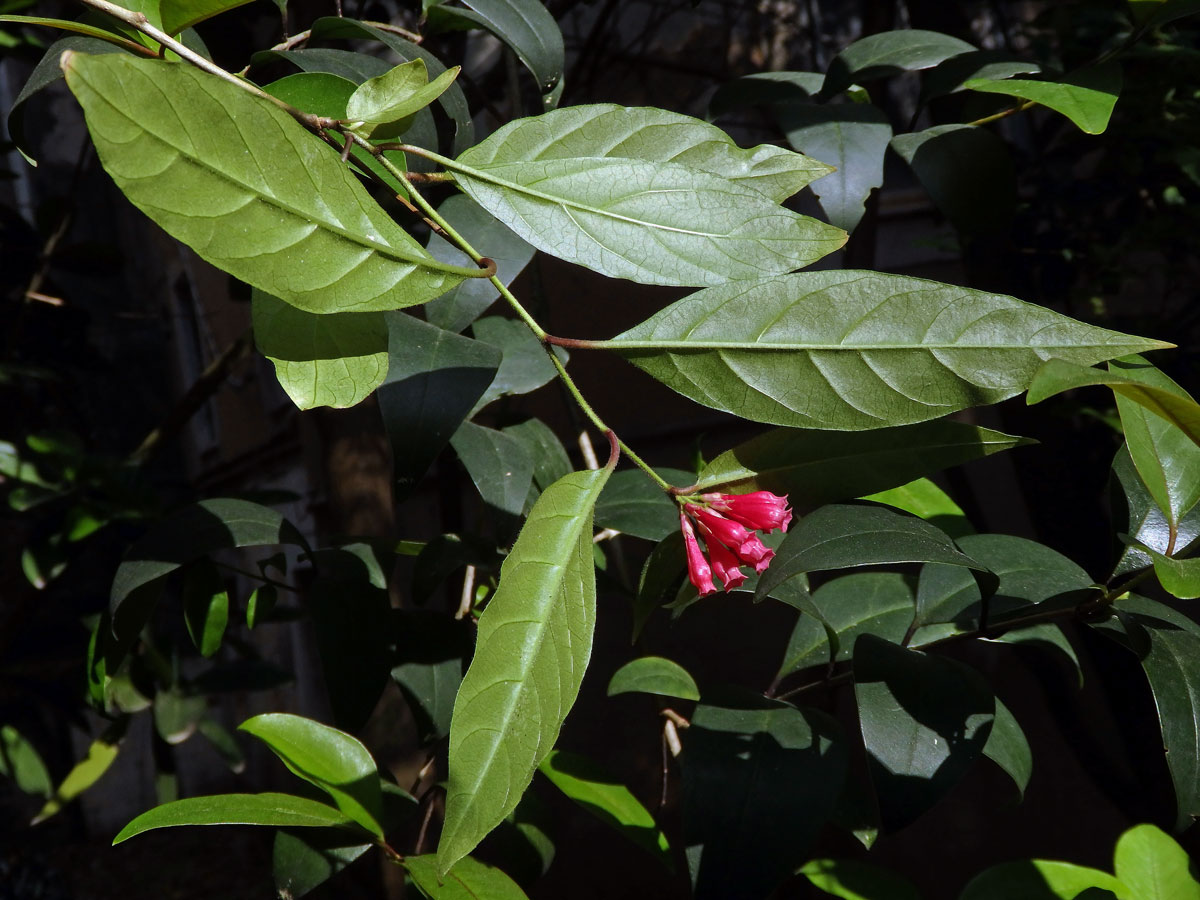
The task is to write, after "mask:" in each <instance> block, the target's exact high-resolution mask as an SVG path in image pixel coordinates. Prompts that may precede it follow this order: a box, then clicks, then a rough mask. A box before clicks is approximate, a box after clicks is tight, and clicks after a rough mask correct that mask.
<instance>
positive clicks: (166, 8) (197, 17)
mask: <svg viewBox="0 0 1200 900" xmlns="http://www.w3.org/2000/svg"><path fill="white" fill-rule="evenodd" d="M249 2H250V0H160V2H159V3H158V8H159V13H160V14H161V15H162V30H163V31H165V32H166V33H167V34H179V32H181V31H183V30H184V29H185V28H191V27H192V26H193V25H195V24H196V23H197V22H203V21H204V20H205V19H211V18H212V17H213V16H217V15H220V14H221V13H223V12H226V11H227V10H230V9H236V8H237V7H239V6H242V5H244V4H246V3H249Z"/></svg>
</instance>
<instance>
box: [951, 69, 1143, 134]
mask: <svg viewBox="0 0 1200 900" xmlns="http://www.w3.org/2000/svg"><path fill="white" fill-rule="evenodd" d="M963 87H966V88H969V89H970V90H973V91H981V92H983V93H988V94H1006V95H1008V96H1010V97H1019V98H1020V99H1022V100H1032V101H1034V102H1035V103H1040V104H1041V105H1042V106H1047V107H1049V108H1050V109H1052V110H1054V111H1055V112H1059V113H1062V114H1063V115H1064V116H1066V117H1067V118H1068V119H1070V120H1071V121H1072V122H1074V123H1075V124H1076V125H1077V126H1079V128H1080V129H1082V130H1083V131H1086V132H1087V133H1088V134H1100V133H1101V132H1103V131H1104V129H1105V128H1107V127H1108V120H1109V118H1110V117H1111V116H1112V111H1113V107H1114V106H1116V103H1117V96H1118V95H1119V94H1120V93H1121V66H1120V64H1119V63H1116V62H1109V63H1105V64H1103V65H1099V66H1090V67H1088V68H1086V69H1080V70H1079V71H1078V72H1073V73H1071V74H1070V75H1065V76H1063V77H1062V78H1060V79H1057V80H1055V81H1049V80H1046V81H1032V80H1030V79H1026V78H1010V79H1008V80H1006V81H992V80H990V79H987V78H973V79H971V80H970V81H967V82H965V83H964V84H963Z"/></svg>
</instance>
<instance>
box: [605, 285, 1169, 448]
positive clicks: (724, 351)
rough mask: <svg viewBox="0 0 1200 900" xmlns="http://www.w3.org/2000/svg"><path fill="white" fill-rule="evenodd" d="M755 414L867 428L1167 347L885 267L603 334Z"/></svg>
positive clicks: (675, 309)
mask: <svg viewBox="0 0 1200 900" xmlns="http://www.w3.org/2000/svg"><path fill="white" fill-rule="evenodd" d="M596 344H597V346H599V347H601V348H603V349H608V350H613V351H615V352H617V353H618V354H620V355H621V356H623V357H625V358H626V359H627V360H629V361H630V362H632V363H633V364H634V365H636V366H638V367H639V368H641V369H644V370H645V371H647V372H648V373H650V374H651V375H652V376H654V377H655V378H657V379H658V380H659V381H661V382H663V383H664V384H666V385H667V386H668V387H671V388H672V389H674V390H676V391H678V392H679V393H681V394H683V395H684V396H686V397H690V398H691V399H693V400H695V401H696V402H698V403H701V404H703V405H705V406H710V407H712V408H714V409H720V410H725V411H727V412H732V413H734V414H736V415H739V416H742V417H743V418H747V419H753V420H755V421H759V422H768V423H772V424H776V425H791V426H795V427H803V428H828V429H844V430H863V429H871V428H880V427H883V426H885V425H901V424H905V423H909V422H922V421H926V420H928V419H934V418H938V417H940V416H943V415H946V414H947V413H951V412H954V411H956V410H959V409H963V408H965V407H968V406H977V405H980V404H987V403H996V402H999V401H1000V400H1003V399H1005V398H1007V397H1011V396H1013V395H1014V394H1018V393H1020V392H1021V391H1023V390H1025V389H1026V388H1027V387H1028V385H1029V383H1030V381H1031V380H1032V379H1033V376H1034V374H1035V372H1036V371H1037V369H1038V367H1039V366H1040V365H1041V364H1042V362H1043V361H1045V360H1046V359H1050V358H1060V359H1066V360H1070V361H1072V362H1078V363H1083V364H1085V365H1086V364H1090V363H1091V362H1098V361H1100V360H1104V359H1112V358H1113V357H1117V356H1122V355H1125V354H1127V353H1130V352H1137V351H1136V350H1133V349H1132V348H1139V349H1146V350H1148V349H1153V348H1156V347H1163V346H1167V345H1165V344H1163V343H1162V342H1159V341H1152V340H1149V339H1146V338H1138V337H1131V336H1129V335H1123V334H1120V333H1118V332H1115V331H1107V330H1105V329H1103V328H1096V327H1094V326H1091V325H1085V324H1083V323H1082V322H1077V321H1075V320H1074V319H1069V318H1067V317H1066V316H1061V315H1059V314H1058V313H1055V312H1052V311H1050V310H1048V309H1045V308H1043V307H1040V306H1034V305H1032V304H1028V303H1022V302H1021V301H1019V300H1016V299H1014V298H1012V297H1005V296H1003V295H999V294H988V293H985V292H983V291H974V290H970V289H968V288H960V287H954V286H951V285H945V284H939V283H937V282H933V281H925V280H923V279H920V278H909V277H907V276H901V275H883V274H879V273H875V272H860V271H826V272H806V273H800V274H795V275H786V276H782V277H777V278H768V279H764V280H761V281H756V282H752V283H735V284H727V285H723V286H721V287H715V288H709V289H708V290H704V291H699V292H698V293H695V294H692V295H691V296H688V297H685V298H684V299H682V300H680V301H678V302H677V303H675V304H673V305H671V306H669V307H667V308H666V309H664V310H662V311H661V312H659V313H657V314H655V315H654V316H651V317H650V318H649V319H647V320H646V321H645V322H643V323H642V324H640V325H638V326H636V327H635V328H632V329H631V330H629V331H627V332H625V333H624V334H621V335H619V336H618V337H616V338H615V339H613V340H611V341H599V342H596Z"/></svg>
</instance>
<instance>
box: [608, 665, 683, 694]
mask: <svg viewBox="0 0 1200 900" xmlns="http://www.w3.org/2000/svg"><path fill="white" fill-rule="evenodd" d="M628 693H642V694H659V695H660V696H663V697H679V698H681V699H683V700H699V699H700V689H699V688H698V687H696V682H695V681H694V680H693V679H692V676H691V675H689V674H688V671H687V669H685V668H684V667H683V666H681V665H679V663H677V662H673V661H672V660H669V659H664V658H663V657H661V656H641V657H638V658H637V659H634V660H630V661H629V662H627V663H625V665H623V666H621V668H619V669H617V671H616V672H614V673H613V677H612V678H611V679H610V680H609V682H608V696H610V697H614V696H616V695H617V694H628Z"/></svg>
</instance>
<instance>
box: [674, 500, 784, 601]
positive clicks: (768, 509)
mask: <svg viewBox="0 0 1200 900" xmlns="http://www.w3.org/2000/svg"><path fill="white" fill-rule="evenodd" d="M700 499H701V500H703V501H704V503H705V504H706V505H704V506H701V505H700V504H698V503H688V504H686V505H685V506H684V508H683V510H681V511H680V513H679V523H680V527H681V528H682V530H683V540H684V546H685V548H686V550H687V559H688V577H689V578H690V579H691V582H692V584H694V585H696V589H697V590H698V591H700V592H701V593H700V596H702V597H703V596H705V595H706V594H709V593H712V592H713V591H715V590H716V588H715V587H714V585H713V581H712V576H713V574H714V573H715V574H716V576H717V577H718V578H720V579H721V582H722V583H723V584H724V587H725V590H726V591H731V590H733V589H734V588H737V587H740V586H741V585H742V583H743V582H744V581H745V580H746V575H744V574H743V573H742V570H741V568H740V566H742V565H751V566H754V571H755V572H756V573H758V574H759V575H761V574H762V573H763V572H765V571H766V569H767V567H768V566H769V565H770V564H771V560H772V559H773V558H774V556H775V551H774V550H772V549H771V548H770V547H768V546H766V545H765V544H764V543H763V542H762V541H761V540H760V539H759V537H758V535H757V534H755V533H754V532H755V531H764V532H769V531H773V530H774V529H776V528H778V529H779V530H780V531H786V530H787V527H788V525H790V524H791V521H792V511H791V508H790V507H789V506H788V505H787V497H779V496H777V495H775V494H772V493H771V492H770V491H757V492H755V493H753V494H743V495H729V494H720V493H712V494H702V495H701V497H700ZM723 512H724V513H727V515H722V513H723ZM693 519H694V520H695V522H696V526H695V527H697V528H699V529H700V535H701V536H702V537H703V538H704V543H705V544H706V545H707V548H708V559H705V557H704V553H703V552H702V551H701V549H700V544H699V542H698V541H697V539H696V532H695V529H694V528H693V525H692V520H693ZM709 559H711V561H712V562H711V563H709Z"/></svg>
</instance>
